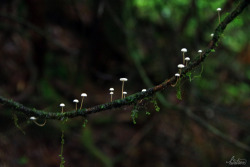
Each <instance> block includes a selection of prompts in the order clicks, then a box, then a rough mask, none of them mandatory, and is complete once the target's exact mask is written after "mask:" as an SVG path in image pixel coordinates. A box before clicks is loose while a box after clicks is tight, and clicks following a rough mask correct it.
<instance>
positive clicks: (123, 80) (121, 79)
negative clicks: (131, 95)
mask: <svg viewBox="0 0 250 167" xmlns="http://www.w3.org/2000/svg"><path fill="white" fill-rule="evenodd" d="M120 81H122V99H123V89H124V82H126V81H128V79H127V78H120Z"/></svg>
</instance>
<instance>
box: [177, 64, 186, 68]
mask: <svg viewBox="0 0 250 167" xmlns="http://www.w3.org/2000/svg"><path fill="white" fill-rule="evenodd" d="M177 67H178V68H184V67H185V66H184V65H183V64H178V66H177Z"/></svg>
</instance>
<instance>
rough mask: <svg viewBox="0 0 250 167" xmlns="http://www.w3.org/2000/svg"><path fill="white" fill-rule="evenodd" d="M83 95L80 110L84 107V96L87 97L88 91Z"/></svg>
mask: <svg viewBox="0 0 250 167" xmlns="http://www.w3.org/2000/svg"><path fill="white" fill-rule="evenodd" d="M81 96H82V101H81V106H80V110H81V109H82V103H83V99H84V97H87V96H88V95H87V93H82V94H81Z"/></svg>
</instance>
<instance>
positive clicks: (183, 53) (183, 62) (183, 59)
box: [183, 52, 185, 64]
mask: <svg viewBox="0 0 250 167" xmlns="http://www.w3.org/2000/svg"><path fill="white" fill-rule="evenodd" d="M183 64H185V52H183Z"/></svg>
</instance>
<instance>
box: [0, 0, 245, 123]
mask: <svg viewBox="0 0 250 167" xmlns="http://www.w3.org/2000/svg"><path fill="white" fill-rule="evenodd" d="M249 2H250V1H249V0H242V1H241V2H240V4H239V5H238V6H237V7H236V8H235V10H234V11H233V12H231V13H230V14H229V15H228V16H227V17H226V18H225V19H224V20H223V21H222V22H221V24H219V25H218V27H217V28H216V29H215V31H214V36H213V38H212V40H211V42H210V44H209V46H208V48H207V49H206V50H205V51H204V52H203V54H202V55H201V58H200V55H197V56H196V58H195V59H194V60H193V61H192V62H190V63H189V65H188V66H187V67H185V68H184V69H183V72H182V74H181V76H180V78H183V77H186V76H185V74H186V73H187V72H189V71H191V70H192V69H194V68H196V67H198V66H199V65H200V64H201V63H202V62H203V61H204V60H205V59H206V58H207V56H208V55H209V54H210V53H211V52H213V51H214V49H215V48H216V47H217V45H218V42H219V39H220V38H221V35H222V33H223V32H224V30H225V29H226V27H227V25H228V24H229V23H231V22H232V21H233V20H234V19H235V18H236V17H237V16H238V15H239V14H240V13H241V12H242V11H243V10H244V9H245V8H246V7H247V6H248V5H249ZM176 80H177V78H176V77H175V76H173V77H172V78H170V79H168V80H165V81H164V82H162V83H161V84H159V85H157V86H155V87H152V88H149V89H148V90H147V91H146V92H139V93H135V94H133V95H130V96H128V97H126V98H125V99H118V100H115V101H113V102H110V103H105V104H101V105H97V106H94V107H90V108H84V109H81V110H77V111H75V110H74V111H70V112H64V113H61V112H55V113H54V112H45V111H41V110H37V109H34V108H33V109H32V108H29V107H26V106H24V105H22V104H20V103H17V102H15V101H12V100H9V99H6V98H4V97H1V96H0V103H1V104H3V106H4V107H7V108H12V109H14V110H15V111H18V112H21V113H23V114H25V115H27V116H35V117H37V118H44V119H58V120H60V119H62V118H73V117H77V116H82V117H86V116H87V115H90V114H94V113H97V112H101V111H105V110H109V109H114V108H120V107H122V106H127V105H133V104H136V103H137V102H138V101H139V100H142V99H144V98H147V97H151V96H154V94H155V93H156V92H160V91H163V90H164V89H166V88H167V87H170V86H171V84H174V83H175V82H176Z"/></svg>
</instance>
